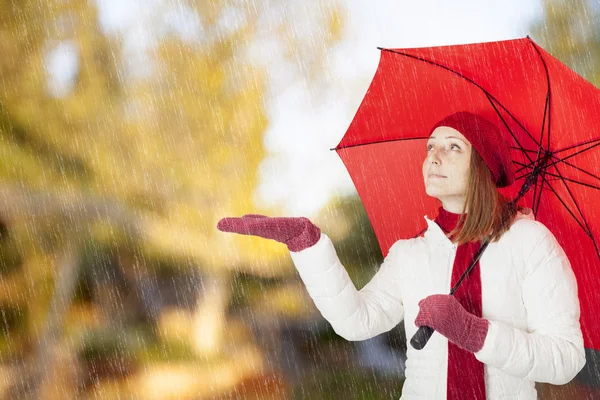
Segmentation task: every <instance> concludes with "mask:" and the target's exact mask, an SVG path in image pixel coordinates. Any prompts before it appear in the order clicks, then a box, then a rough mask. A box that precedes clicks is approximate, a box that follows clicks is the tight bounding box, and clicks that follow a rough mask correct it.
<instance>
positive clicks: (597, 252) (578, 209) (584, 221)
mask: <svg viewBox="0 0 600 400" xmlns="http://www.w3.org/2000/svg"><path fill="white" fill-rule="evenodd" d="M554 169H555V170H556V172H558V174H559V175H560V176H561V178H562V173H561V172H560V170H559V169H558V167H557V166H555V167H554ZM544 179H545V178H544ZM563 185H565V188H566V189H567V192H568V193H569V196H571V199H572V200H573V204H575V207H576V208H577V211H579V215H580V216H581V219H582V221H583V223H585V226H586V228H587V229H586V228H584V227H583V226H582V225H581V223H579V221H578V220H577V218H575V216H574V215H573V213H571V210H569V208H568V207H567V206H566V205H565V203H564V202H563V201H562V199H561V198H560V197H559V196H558V194H556V192H555V191H554V189H553V188H552V187H551V186H550V184H549V183H548V187H550V188H551V189H552V191H553V192H554V195H555V196H556V197H558V199H559V200H560V202H561V203H563V205H564V206H565V208H566V209H567V211H569V213H570V214H571V215H573V218H575V221H577V223H578V224H579V226H581V228H582V229H583V231H584V232H585V233H586V235H587V236H588V237H589V238H590V239H591V240H592V243H593V244H594V248H595V249H596V255H597V256H598V259H600V248H598V243H596V240H595V239H594V235H593V234H592V231H591V229H590V226H589V224H588V222H587V220H586V218H585V216H584V215H583V213H582V212H581V208H580V207H579V204H578V203H577V200H575V197H574V196H573V193H572V192H571V189H570V188H569V185H567V184H566V183H565V182H563Z"/></svg>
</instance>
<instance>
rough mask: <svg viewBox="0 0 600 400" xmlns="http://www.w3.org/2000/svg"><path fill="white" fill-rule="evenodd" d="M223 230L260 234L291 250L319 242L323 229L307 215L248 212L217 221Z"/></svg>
mask: <svg viewBox="0 0 600 400" xmlns="http://www.w3.org/2000/svg"><path fill="white" fill-rule="evenodd" d="M217 229H219V230H220V231H222V232H233V233H238V234H241V235H252V236H259V237H263V238H265V239H272V240H276V241H278V242H280V243H284V244H286V245H287V247H288V249H289V250H290V251H294V252H297V251H301V250H304V249H306V248H308V247H311V246H313V245H314V244H315V243H317V242H318V241H319V239H320V237H321V230H320V229H319V227H317V226H316V225H314V224H313V223H312V222H311V221H310V220H309V219H308V218H306V217H268V216H266V215H260V214H246V215H244V216H242V217H241V218H240V217H227V218H223V219H221V220H220V221H219V222H218V223H217Z"/></svg>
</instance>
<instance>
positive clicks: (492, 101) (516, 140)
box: [484, 91, 541, 162]
mask: <svg viewBox="0 0 600 400" xmlns="http://www.w3.org/2000/svg"><path fill="white" fill-rule="evenodd" d="M484 93H485V96H486V97H487V99H488V101H489V102H490V104H491V105H492V107H493V108H494V111H496V114H498V116H499V117H500V119H501V120H502V123H503V124H504V126H505V127H506V129H507V130H508V132H510V135H511V136H512V137H513V139H514V140H515V142H516V143H517V144H518V145H519V147H520V148H521V150H524V148H523V146H522V145H521V143H520V142H519V139H517V137H516V136H515V134H514V133H513V131H512V130H511V129H510V128H509V127H508V124H507V123H506V121H505V120H504V117H503V116H502V114H500V113H499V112H498V109H497V108H496V105H495V104H494V99H493V98H492V97H491V96H490V95H489V94H488V93H487V92H485V91H484ZM498 104H500V103H498ZM511 117H512V115H511ZM513 118H514V117H513ZM517 122H518V121H517ZM528 133H529V132H528ZM530 136H531V135H530ZM532 140H533V141H534V142H535V139H533V138H532ZM536 143H537V142H536ZM538 146H539V145H538ZM539 149H541V146H539V147H538V154H537V158H538V159H539V158H540V151H539ZM524 154H525V157H527V159H528V160H529V162H534V161H533V160H532V159H531V158H530V157H529V154H527V152H524Z"/></svg>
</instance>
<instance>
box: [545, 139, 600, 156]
mask: <svg viewBox="0 0 600 400" xmlns="http://www.w3.org/2000/svg"><path fill="white" fill-rule="evenodd" d="M594 142H600V138H597V139H591V140H586V141H585V142H580V143H577V144H574V145H572V146H569V147H563V148H562V149H560V150H556V151H554V152H553V153H554V154H556V153H560V152H563V151H566V150H571V149H572V148H575V147H577V146H583V145H586V144H590V143H594Z"/></svg>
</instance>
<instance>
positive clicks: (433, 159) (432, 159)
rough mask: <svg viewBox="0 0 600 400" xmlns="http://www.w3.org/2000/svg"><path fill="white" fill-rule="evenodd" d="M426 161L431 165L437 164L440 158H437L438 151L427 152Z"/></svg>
mask: <svg viewBox="0 0 600 400" xmlns="http://www.w3.org/2000/svg"><path fill="white" fill-rule="evenodd" d="M427 160H428V161H429V163H431V164H433V163H436V164H439V163H440V157H439V154H438V151H437V150H435V149H434V150H431V151H430V152H429V154H427Z"/></svg>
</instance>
